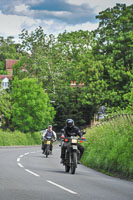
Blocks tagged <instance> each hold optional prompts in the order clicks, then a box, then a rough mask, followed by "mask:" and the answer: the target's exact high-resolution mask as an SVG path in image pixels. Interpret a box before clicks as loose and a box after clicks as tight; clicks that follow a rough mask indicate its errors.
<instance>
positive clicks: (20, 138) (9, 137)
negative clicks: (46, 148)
mask: <svg viewBox="0 0 133 200" xmlns="http://www.w3.org/2000/svg"><path fill="white" fill-rule="evenodd" d="M37 144H41V140H40V133H39V132H36V133H32V134H31V133H27V134H24V133H21V132H19V131H14V132H10V131H2V130H0V146H14V145H37Z"/></svg>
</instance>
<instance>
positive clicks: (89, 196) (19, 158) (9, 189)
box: [0, 145, 133, 200]
mask: <svg viewBox="0 0 133 200" xmlns="http://www.w3.org/2000/svg"><path fill="white" fill-rule="evenodd" d="M0 200H133V182H130V181H126V180H121V179H119V178H113V177H109V176H107V175H104V174H102V173H99V172H96V171H95V170H92V169H90V168H87V167H85V166H83V165H78V168H77V169H76V174H74V175H72V174H70V173H65V170H64V166H63V165H61V164H60V147H59V145H55V146H54V150H53V155H50V156H49V157H48V158H45V157H44V155H43V154H42V151H41V149H40V147H37V146H35V147H19V148H15V147H14V148H0Z"/></svg>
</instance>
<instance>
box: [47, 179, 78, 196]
mask: <svg viewBox="0 0 133 200" xmlns="http://www.w3.org/2000/svg"><path fill="white" fill-rule="evenodd" d="M47 182H48V183H51V184H53V185H55V186H57V187H59V188H61V189H63V190H66V191H67V192H70V193H72V194H78V193H77V192H74V191H72V190H69V189H67V188H65V187H63V186H61V185H58V184H57V183H54V182H52V181H50V180H47Z"/></svg>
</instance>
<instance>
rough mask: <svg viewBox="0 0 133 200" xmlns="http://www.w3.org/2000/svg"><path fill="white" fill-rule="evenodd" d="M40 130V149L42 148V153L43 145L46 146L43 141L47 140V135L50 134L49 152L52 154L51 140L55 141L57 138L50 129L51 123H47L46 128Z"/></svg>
mask: <svg viewBox="0 0 133 200" xmlns="http://www.w3.org/2000/svg"><path fill="white" fill-rule="evenodd" d="M40 132H41V133H42V150H43V152H42V153H44V152H45V147H46V145H45V142H46V141H47V136H50V137H51V143H50V151H51V154H52V150H53V140H54V141H56V139H57V136H56V133H55V131H53V129H52V125H49V126H48V129H45V130H42V131H40Z"/></svg>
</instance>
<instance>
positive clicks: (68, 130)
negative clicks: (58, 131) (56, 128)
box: [61, 119, 84, 164]
mask: <svg viewBox="0 0 133 200" xmlns="http://www.w3.org/2000/svg"><path fill="white" fill-rule="evenodd" d="M82 135H83V133H81V132H80V130H79V128H78V127H77V126H75V125H74V121H73V119H67V120H66V126H65V127H64V136H65V137H71V136H79V137H82ZM77 147H78V150H79V151H80V158H79V160H80V159H81V157H82V155H83V152H84V147H83V146H81V145H80V144H77ZM66 148H67V147H66V143H63V145H62V146H61V163H64V159H65V150H66ZM79 160H78V163H79V164H80V161H79Z"/></svg>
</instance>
